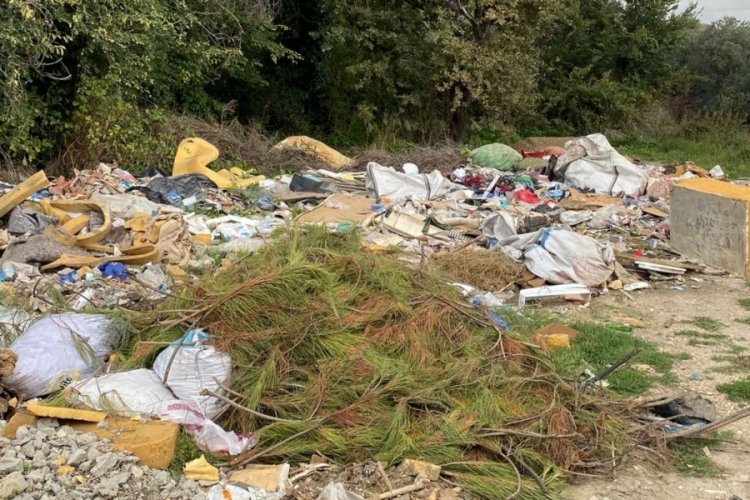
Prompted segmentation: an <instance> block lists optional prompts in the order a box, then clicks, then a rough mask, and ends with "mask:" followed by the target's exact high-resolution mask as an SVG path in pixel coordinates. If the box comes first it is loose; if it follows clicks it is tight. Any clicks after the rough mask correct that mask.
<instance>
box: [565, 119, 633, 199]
mask: <svg viewBox="0 0 750 500" xmlns="http://www.w3.org/2000/svg"><path fill="white" fill-rule="evenodd" d="M554 174H555V177H556V178H564V179H565V182H566V183H568V184H570V185H571V186H573V187H575V188H578V189H584V190H593V191H596V192H597V193H606V194H611V195H615V196H620V195H628V196H640V195H642V194H643V193H644V192H645V191H646V186H647V185H648V175H647V174H646V172H644V171H643V170H642V169H641V168H639V167H638V166H636V165H634V164H633V163H631V162H630V161H629V160H628V159H627V158H625V157H624V156H622V155H621V154H620V153H618V152H617V150H615V148H613V147H612V145H611V144H610V143H609V141H607V138H606V137H604V136H603V135H602V134H592V135H589V136H586V137H579V138H577V139H574V140H572V141H569V142H568V143H567V144H566V145H565V154H564V155H562V156H561V157H560V158H558V160H557V164H556V165H555V169H554Z"/></svg>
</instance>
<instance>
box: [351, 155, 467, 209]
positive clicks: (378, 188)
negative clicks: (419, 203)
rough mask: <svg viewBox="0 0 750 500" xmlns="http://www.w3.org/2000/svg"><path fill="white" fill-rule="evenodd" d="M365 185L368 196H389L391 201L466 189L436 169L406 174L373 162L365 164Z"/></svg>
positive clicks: (420, 197)
mask: <svg viewBox="0 0 750 500" xmlns="http://www.w3.org/2000/svg"><path fill="white" fill-rule="evenodd" d="M365 187H366V188H367V196H368V198H383V197H386V198H390V199H391V200H392V201H396V200H402V199H405V198H411V199H414V200H437V199H441V198H443V197H445V196H446V195H447V194H448V193H450V192H451V191H457V190H461V189H466V188H465V187H464V186H461V185H458V184H454V183H452V182H451V181H449V180H448V179H446V178H445V177H443V174H441V173H440V172H438V171H437V170H435V171H433V172H430V173H429V174H419V175H407V174H404V173H401V172H397V171H396V170H394V169H393V168H391V167H384V166H383V165H380V164H378V163H375V162H370V163H368V164H367V170H366V173H365Z"/></svg>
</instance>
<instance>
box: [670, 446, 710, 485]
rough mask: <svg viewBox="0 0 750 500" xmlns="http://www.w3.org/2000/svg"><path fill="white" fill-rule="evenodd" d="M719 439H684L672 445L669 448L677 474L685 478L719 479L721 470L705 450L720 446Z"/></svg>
mask: <svg viewBox="0 0 750 500" xmlns="http://www.w3.org/2000/svg"><path fill="white" fill-rule="evenodd" d="M720 444H721V441H720V440H719V439H717V438H713V439H712V438H708V439H683V440H679V441H676V442H674V443H672V444H671V445H670V447H669V449H670V451H671V452H672V456H673V457H674V462H675V467H676V468H677V473H678V474H681V475H683V476H694V477H717V476H718V475H719V474H721V472H722V470H721V468H720V467H719V466H718V465H716V463H715V462H714V461H713V460H711V458H709V457H708V456H706V453H705V451H704V450H703V449H704V448H708V449H709V450H712V449H716V448H718V447H719V446H720Z"/></svg>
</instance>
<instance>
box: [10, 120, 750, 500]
mask: <svg viewBox="0 0 750 500" xmlns="http://www.w3.org/2000/svg"><path fill="white" fill-rule="evenodd" d="M321 144H322V143H318V142H317V141H314V140H312V139H310V138H305V137H293V138H289V139H288V140H286V141H284V142H283V143H281V144H280V145H279V146H277V148H282V149H289V148H297V149H299V150H301V151H303V152H305V151H306V152H308V153H309V154H311V155H312V156H313V157H316V158H317V159H318V160H320V159H321V158H322V159H323V160H325V161H328V160H326V159H330V162H331V168H330V169H323V170H321V169H317V170H309V171H303V172H300V173H298V174H294V175H280V176H278V177H275V178H273V179H267V178H265V177H263V176H259V175H255V174H254V173H253V172H248V171H245V170H242V169H239V168H237V167H234V168H230V169H221V170H219V171H215V170H212V169H211V168H210V167H209V164H210V163H211V162H212V161H214V160H216V159H217V158H218V154H219V153H218V150H216V148H215V147H213V146H212V145H211V144H209V143H207V142H206V141H203V140H202V139H199V138H188V139H185V141H183V142H182V143H181V144H180V146H179V147H178V150H177V154H176V157H175V163H174V166H173V169H172V174H173V175H169V173H168V172H165V171H154V170H151V171H148V172H143V173H141V174H140V175H134V174H133V173H130V172H127V171H125V170H123V169H120V168H118V167H117V166H115V165H105V164H100V165H98V166H96V167H95V168H93V169H90V170H81V171H76V172H75V173H74V175H73V177H71V178H64V177H59V178H56V179H48V178H47V177H46V176H45V174H44V173H43V172H39V173H37V174H35V175H33V176H31V177H29V178H28V179H27V180H26V181H23V182H21V183H19V184H18V185H17V186H15V187H12V186H8V188H7V190H6V191H5V192H4V193H2V192H0V214H2V215H4V222H3V224H2V226H0V252H2V253H0V290H1V291H2V293H3V296H4V300H3V304H2V307H3V309H2V310H0V416H3V415H5V416H7V417H10V416H11V415H13V414H14V413H15V414H16V416H15V417H14V419H16V423H15V424H13V425H12V427H13V430H14V437H3V438H0V498H19V499H27V498H28V499H35V500H39V499H45V498H94V497H96V498H174V499H180V498H185V499H187V498H191V499H193V498H196V499H200V498H208V499H213V498H221V496H220V495H224V494H229V493H226V492H227V491H230V490H232V488H234V490H232V491H234V493H235V494H236V495H239V496H237V498H245V496H244V495H248V496H247V498H251V496H250V495H256V496H252V498H281V495H283V493H284V491H285V489H287V488H290V487H291V486H292V482H293V481H301V480H302V479H303V478H304V477H306V476H305V475H306V474H307V473H308V469H303V470H302V471H301V472H300V471H296V472H295V471H294V470H293V471H292V472H291V477H290V469H289V465H288V464H285V465H284V466H282V467H281V468H279V466H273V467H260V468H248V469H244V470H240V471H234V472H233V473H231V474H228V472H231V471H227V470H224V469H222V470H221V475H220V476H219V469H216V468H215V467H213V465H211V464H209V463H208V462H206V461H205V460H203V461H201V459H198V458H197V457H195V458H196V460H194V461H193V462H190V464H189V467H188V468H187V469H186V473H188V472H189V474H191V475H192V476H191V477H198V478H211V479H212V480H211V481H209V482H208V483H203V484H202V485H201V484H198V483H197V482H195V481H191V480H187V479H185V478H184V477H182V478H180V479H176V478H174V477H173V476H171V475H170V474H169V472H166V471H164V470H158V469H155V468H152V467H150V466H149V465H151V466H154V467H159V468H162V469H163V468H166V467H167V466H168V465H169V463H170V461H171V460H172V459H173V451H174V448H175V446H176V444H175V443H176V441H177V436H178V432H179V431H178V425H181V426H182V427H183V429H184V430H185V432H188V433H189V434H191V435H192V436H193V438H194V439H195V441H196V442H197V443H198V445H199V447H200V448H201V449H202V450H203V451H206V452H207V453H209V454H210V453H214V454H220V455H225V456H227V455H231V456H237V455H240V454H242V453H244V452H245V451H246V450H248V449H250V448H252V447H253V446H254V445H256V444H257V440H256V437H255V436H254V435H252V433H243V432H239V431H238V432H237V433H235V432H233V431H232V430H231V429H224V428H222V427H221V426H220V425H219V424H218V423H217V422H216V421H215V420H216V419H217V418H218V417H219V416H220V415H221V413H222V411H225V410H226V408H225V407H226V404H224V403H225V402H226V401H228V400H226V399H221V398H220V397H217V396H216V395H215V394H227V393H228V392H227V390H228V389H227V387H226V386H225V384H228V383H229V381H230V380H231V377H230V375H231V372H232V366H231V361H230V360H229V357H228V356H226V355H224V354H222V353H219V352H218V351H216V350H214V348H213V347H212V346H211V345H210V344H211V339H210V335H209V333H210V332H209V333H206V332H203V331H202V330H200V328H201V325H195V327H194V328H193V329H191V330H189V331H187V332H183V333H185V335H184V337H183V338H182V339H179V340H177V341H174V342H171V343H170V342H162V343H161V344H160V348H162V347H163V348H165V349H163V350H162V354H161V355H160V356H159V357H156V360H155V362H152V364H151V365H149V366H150V368H140V369H139V370H134V371H127V370H125V371H123V370H120V364H121V363H122V362H123V361H124V360H122V359H119V357H118V355H117V354H115V352H116V351H117V349H116V343H115V342H114V341H113V340H112V339H113V338H114V337H113V336H112V335H114V334H113V333H112V328H113V327H112V326H111V325H110V324H109V323H108V322H106V321H105V322H103V323H102V322H99V320H98V319H97V318H98V317H99V315H100V311H103V310H107V309H109V310H118V309H123V310H130V311H147V310H150V309H151V308H153V304H154V303H155V302H158V301H162V300H165V299H168V298H169V297H172V296H174V294H176V293H178V291H179V290H180V287H181V286H182V285H184V284H189V283H192V282H194V281H195V280H196V279H197V276H198V275H202V274H205V273H206V272H209V273H210V272H211V270H215V269H231V267H232V266H233V265H235V263H236V262H237V259H239V258H241V255H242V254H246V253H252V252H256V251H258V250H260V249H262V248H264V247H265V246H266V245H268V243H269V241H271V240H273V235H274V234H275V232H276V231H278V230H280V229H284V228H290V227H295V228H304V227H305V226H306V225H309V224H314V225H323V226H325V227H326V228H327V230H328V231H329V232H331V233H346V232H348V231H359V232H361V234H362V247H363V248H362V251H367V252H374V253H383V254H387V253H394V252H398V258H399V259H401V260H404V261H407V262H409V263H411V264H413V265H415V266H421V265H423V264H424V262H425V261H427V262H434V263H435V264H434V265H436V266H439V267H440V269H441V270H443V271H445V272H446V274H447V275H448V276H451V277H453V281H455V283H452V284H453V285H455V286H456V287H457V288H459V289H460V290H461V292H462V293H463V294H464V296H465V299H466V302H467V303H468V304H469V305H470V306H473V307H477V308H480V309H483V310H486V311H489V313H488V314H490V316H489V317H490V319H492V320H493V321H494V322H495V324H496V325H498V326H499V327H500V328H504V325H503V321H504V320H503V319H502V318H500V317H498V316H497V315H495V316H492V315H491V314H494V313H493V311H494V312H499V311H503V310H506V309H509V308H513V309H516V310H518V309H520V308H522V307H530V306H532V304H535V303H537V302H538V301H542V302H549V301H552V302H554V303H555V304H557V305H560V304H562V306H564V307H581V306H583V307H585V304H586V303H587V302H588V301H590V300H596V297H597V296H599V295H601V294H624V295H628V294H631V293H649V290H648V289H649V288H655V287H669V288H671V289H673V290H675V291H679V290H683V289H684V288H685V287H688V286H692V284H691V283H693V282H694V281H693V279H694V275H697V274H701V273H709V274H721V273H734V274H737V275H740V276H747V275H748V273H750V247H748V245H749V244H750V243H748V242H749V241H750V234H748V227H749V226H750V209H749V208H748V207H750V187H747V186H743V185H740V184H735V183H731V182H730V181H728V180H726V179H725V176H724V174H723V172H722V171H721V169H720V168H719V169H713V170H711V172H707V171H705V170H702V169H700V168H698V167H696V166H695V165H692V164H689V163H686V164H681V165H647V164H638V163H634V162H632V161H631V160H630V159H628V158H625V157H624V156H622V155H620V154H619V153H618V152H617V151H616V150H615V149H614V148H613V147H612V146H611V145H610V144H609V142H608V141H607V139H606V138H605V137H604V136H602V135H600V134H594V135H591V136H588V137H583V138H578V139H575V140H572V141H570V142H569V143H568V144H566V147H565V148H564V149H561V148H559V147H551V148H547V149H545V150H542V151H537V152H527V151H521V152H517V151H515V150H513V149H512V148H509V147H507V146H503V145H491V146H493V147H484V148H480V149H482V150H481V151H480V150H476V151H475V152H472V155H471V156H472V158H473V159H474V161H472V159H470V158H467V160H466V162H465V163H464V164H461V165H445V168H444V169H441V170H439V171H438V170H435V171H433V172H420V171H419V166H418V165H414V164H405V165H403V166H402V165H379V164H377V163H374V162H370V163H369V164H368V165H367V167H366V169H365V171H364V172H349V171H346V168H350V167H351V166H352V165H353V164H354V160H352V159H350V158H348V157H345V156H343V155H340V154H339V153H338V152H336V151H335V150H332V149H330V148H328V147H327V146H325V145H322V146H325V149H311V148H312V147H313V146H315V147H316V148H317V147H320V145H321ZM495 146H497V147H495ZM323 153H325V154H323ZM321 155H322V156H321ZM527 159H528V160H532V161H530V162H526V160H527ZM522 160H523V161H522ZM475 161H476V162H477V163H476V164H475ZM480 164H481V166H480ZM521 165H523V166H524V167H527V168H526V169H525V170H522V171H518V170H515V169H517V168H519V166H521ZM714 177H715V178H714ZM488 253H489V254H491V255H493V256H498V255H502V256H503V259H501V260H502V262H499V263H498V264H497V267H498V269H486V270H477V269H476V268H471V269H469V268H468V267H466V266H464V267H463V268H461V269H459V266H458V265H453V264H452V262H451V260H452V259H451V257H450V256H451V255H455V256H456V257H455V259H453V260H458V259H459V258H461V259H466V260H468V261H474V260H475V261H480V262H481V261H482V259H481V256H482V255H487V254H488ZM446 256H448V258H447V259H446ZM500 267H502V270H500V269H499V268H500ZM480 272H481V273H484V272H486V273H487V274H488V275H492V273H493V272H496V273H497V276H496V278H492V279H490V280H489V281H488V280H483V281H482V283H481V284H480V285H479V286H476V284H475V283H472V282H471V281H472V280H471V276H472V274H474V275H476V274H478V273H480ZM493 276H494V275H493ZM695 281H699V278H697V279H695ZM532 301H533V302H532ZM61 311H66V312H64V313H62V314H57V313H59V312H61ZM70 311H81V312H86V314H83V313H81V314H75V313H72V312H70ZM68 320H70V321H73V320H75V321H81V322H89V323H90V324H93V325H95V326H90V327H86V328H83V327H81V328H82V329H84V330H86V331H85V332H83V331H78V329H77V328H76V327H72V326H70V325H68V327H66V328H67V329H68V330H70V331H73V330H75V332H74V335H73V334H71V336H70V337H67V336H65V335H67V334H65V333H58V332H57V330H56V328H58V327H60V325H59V324H57V323H56V324H55V325H52V324H49V325H47V324H46V323H43V322H44V321H47V322H49V321H52V322H62V323H65V322H66V321H68ZM91 322H93V323H91ZM89 323H87V324H89ZM105 323H106V325H105ZM34 324H36V325H37V327H36V328H37V330H43V331H40V332H39V333H34V334H33V336H34V337H35V338H34V339H30V338H29V333H28V332H30V331H31V332H32V333H33V332H34V331H35V330H34V328H35V327H34V326H33V325H34ZM77 324H78V323H77ZM39 325H46V326H44V327H41V326H39ZM96 325H98V326H96ZM172 326H174V325H172ZM60 328H61V329H62V327H60ZM84 333H85V334H84ZM118 335H121V336H123V335H127V333H126V331H125V330H122V331H120V332H119V333H118ZM536 335H537V337H535V339H536V340H535V341H536V342H537V344H538V345H539V346H541V347H543V348H545V349H548V348H566V347H569V342H570V340H571V339H572V338H574V337H575V335H576V332H575V331H574V330H572V331H571V329H569V328H567V327H566V326H565V325H556V326H555V329H548V330H540V331H538V332H537V333H536ZM43 336H50V337H49V338H50V339H52V340H48V339H47V337H45V338H44V339H42V337H43ZM63 337H64V338H63ZM56 338H59V339H60V340H59V341H58V340H55V339H56ZM34 340H44V342H43V344H44V345H38V344H40V343H39V342H34ZM51 347H54V349H53V350H50V349H51ZM14 349H16V350H15V351H14ZM45 349H46V350H47V351H48V352H46V353H45ZM34 353H38V355H35V354H34ZM131 354H132V353H131ZM37 356H38V358H39V360H42V359H44V360H45V361H39V360H37V359H36V357H37ZM45 356H47V357H45ZM49 356H52V357H53V358H54V357H57V358H58V359H57V360H55V359H52V360H50V361H47V359H48V357H49ZM196 360H199V361H200V362H201V363H205V364H204V365H202V371H200V370H195V369H194V367H193V364H192V363H197V362H198V361H196ZM32 361H33V362H34V363H37V364H33V363H31V364H30V362H32ZM58 361H59V362H60V363H59V366H58ZM151 368H153V369H151ZM170 370H173V372H172V377H171V378H170V376H169V374H170ZM47 372H49V373H47ZM42 373H43V375H42ZM206 374H210V380H209V379H208V378H206V377H208V375H206ZM128 379H131V381H130V382H129V381H128ZM135 381H137V383H136V382H135ZM131 382H132V383H131ZM129 384H130V385H129ZM54 394H57V395H63V396H64V400H65V404H67V405H69V406H71V408H73V407H75V408H78V409H70V408H60V409H54V408H52V407H51V406H50V407H44V406H43V404H40V403H39V402H38V401H34V402H32V403H31V404H30V405H28V408H26V405H25V404H20V403H19V401H22V400H26V399H29V398H45V397H49V396H50V395H54ZM113 394H115V395H116V398H115V397H113ZM35 407H36V408H37V409H36V410H34V408H35ZM82 409H83V410H85V411H83V410H82ZM93 410H97V411H93ZM76 412H79V413H76ZM111 413H116V414H118V415H119V417H114V416H113V415H111ZM105 414H107V415H105ZM24 415H25V416H24ZM34 415H37V416H38V417H39V418H37V417H35V416H34ZM105 416H106V419H105ZM41 417H57V418H59V419H60V421H59V422H58V420H55V419H51V418H41ZM84 417H85V418H84ZM118 418H119V419H120V420H119V421H118ZM19 419H26V420H24V422H25V423H24V424H22V425H20V427H19V426H18V422H19V421H20V420H19ZM152 419H154V420H153V422H155V425H161V424H165V425H166V426H167V427H168V429H167V427H164V428H160V429H159V430H158V431H157V433H158V434H159V437H160V438H164V439H166V438H168V439H166V441H164V442H161V441H160V443H161V444H159V445H158V446H159V447H161V448H163V449H166V450H167V451H168V453H167V454H166V455H164V456H160V457H158V459H155V460H154V461H149V459H148V458H145V455H142V454H141V453H145V452H143V449H144V448H148V446H145V445H143V442H141V443H140V444H141V447H140V448H139V446H138V445H139V443H138V441H139V440H138V439H131V440H130V441H127V440H120V441H119V444H118V437H119V436H120V435H121V434H122V433H123V432H125V433H127V432H130V431H132V430H133V429H136V428H138V427H139V426H141V425H144V426H145V425H146V424H147V423H148V422H150V421H152ZM157 419H160V420H157ZM78 420H88V421H89V423H85V424H84V423H81V422H74V421H78ZM142 420H143V421H142ZM118 422H119V423H118ZM127 422H131V423H130V424H127ZM12 423H13V420H11V421H10V422H9V423H8V424H7V425H8V426H9V427H8V428H10V426H11V424H12ZM67 424H70V425H67ZM0 425H5V423H3V424H0ZM118 425H119V427H118ZM115 428H118V429H120V431H114V430H113V429H115ZM128 428H130V430H126V429H128ZM144 428H145V427H144ZM81 430H83V431H85V432H80V431H81ZM88 432H91V433H93V434H91V433H88ZM108 433H109V434H108ZM110 439H111V441H110ZM123 443H124V444H123ZM149 446H150V445H149ZM154 446H156V445H154ZM146 455H147V453H146ZM309 467H313V469H309V470H314V468H315V467H316V466H315V464H312V465H310V466H309ZM398 470H399V471H400V472H401V473H404V474H406V475H410V476H416V478H417V479H415V480H413V481H412V479H409V481H407V482H405V483H402V484H400V485H399V488H405V489H404V490H403V491H404V494H408V493H409V492H413V491H423V490H424V492H428V491H430V489H429V488H428V485H429V482H430V481H432V482H435V481H438V480H439V479H440V475H441V468H440V467H439V466H436V465H433V464H430V463H427V462H422V461H419V460H405V461H404V462H403V463H402V464H401V468H400V469H398ZM295 474H301V476H299V475H295ZM386 479H387V478H386ZM217 481H219V483H218V484H216V483H217ZM232 482H237V483H241V484H243V486H237V485H235V484H234V483H232ZM230 483H231V484H230ZM337 485H338V486H337ZM237 488H239V489H237ZM391 489H392V490H393V491H395V492H396V494H397V493H398V492H399V491H401V490H399V489H398V488H391ZM324 491H327V493H324V495H334V496H335V495H338V496H337V498H340V497H342V495H344V494H348V492H346V490H345V489H344V488H343V486H341V485H340V484H339V483H334V482H331V483H330V484H329V487H327V488H325V490H324ZM446 491H447V490H446ZM337 492H338V493H337ZM435 495H438V493H435ZM450 495H455V493H453V492H452V490H451V493H445V498H448V497H449V496H450ZM334 496H330V498H333V497H334ZM350 497H352V498H354V497H357V495H354V494H350ZM381 498H386V497H382V496H381ZM431 498H432V497H431ZM435 498H443V496H435Z"/></svg>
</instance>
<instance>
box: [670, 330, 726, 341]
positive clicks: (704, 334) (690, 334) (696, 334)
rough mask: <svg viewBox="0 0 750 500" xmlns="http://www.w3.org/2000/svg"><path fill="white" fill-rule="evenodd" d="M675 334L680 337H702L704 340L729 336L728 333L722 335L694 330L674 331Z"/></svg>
mask: <svg viewBox="0 0 750 500" xmlns="http://www.w3.org/2000/svg"><path fill="white" fill-rule="evenodd" d="M675 335H678V336H680V337H690V338H694V339H704V340H721V339H728V338H729V335H724V334H723V333H707V332H699V331H696V330H682V331H679V332H676V333H675Z"/></svg>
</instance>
